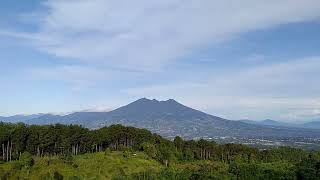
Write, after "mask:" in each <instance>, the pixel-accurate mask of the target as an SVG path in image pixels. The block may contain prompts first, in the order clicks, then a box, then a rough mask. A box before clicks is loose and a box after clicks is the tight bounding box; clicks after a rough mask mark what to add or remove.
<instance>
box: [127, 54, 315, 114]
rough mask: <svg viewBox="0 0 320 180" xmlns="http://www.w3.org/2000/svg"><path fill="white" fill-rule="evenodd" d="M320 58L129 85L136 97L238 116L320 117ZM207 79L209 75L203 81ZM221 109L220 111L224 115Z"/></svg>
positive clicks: (130, 92) (128, 92)
mask: <svg viewBox="0 0 320 180" xmlns="http://www.w3.org/2000/svg"><path fill="white" fill-rule="evenodd" d="M319 69H320V57H310V58H304V59H299V60H292V61H288V62H285V63H284V62H279V63H272V64H267V65H258V66H255V67H248V68H246V69H243V70H242V71H234V72H225V73H223V75H220V76H219V75H216V74H211V75H210V74H206V77H198V78H199V79H195V80H193V81H194V82H197V83H192V82H190V83H185V80H183V81H182V82H180V83H179V82H177V83H171V84H160V85H159V84H158V85H153V86H146V87H136V88H131V89H127V90H126V91H125V93H127V94H130V95H133V96H137V97H139V96H147V97H163V98H165V97H172V98H175V99H178V100H180V101H181V102H183V103H185V104H187V105H190V106H194V107H196V108H199V109H202V110H206V111H208V112H210V113H218V115H222V116H223V117H226V118H230V119H238V118H239V117H251V118H255V119H256V118H273V117H274V118H278V119H279V118H281V120H306V119H314V118H317V117H320V115H319V113H317V112H319V109H320V96H319V93H318V92H320V84H319V83H318V81H319V80H318V74H319V72H318V70H319ZM203 79H205V80H203ZM219 113H220V114H219Z"/></svg>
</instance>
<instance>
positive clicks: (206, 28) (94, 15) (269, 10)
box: [2, 0, 320, 70]
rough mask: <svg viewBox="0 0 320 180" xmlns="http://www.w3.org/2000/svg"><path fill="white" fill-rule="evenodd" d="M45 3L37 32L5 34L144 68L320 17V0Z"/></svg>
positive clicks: (62, 53) (89, 58)
mask: <svg viewBox="0 0 320 180" xmlns="http://www.w3.org/2000/svg"><path fill="white" fill-rule="evenodd" d="M43 5H44V6H45V8H46V10H47V11H46V12H45V13H41V17H38V18H36V19H38V22H37V25H38V27H39V29H38V31H36V32H35V33H36V34H35V35H34V34H32V35H27V34H25V33H23V32H21V33H18V34H17V33H14V34H10V33H6V35H13V36H19V37H22V38H28V39H34V40H35V41H36V43H37V48H38V49H40V50H42V51H44V52H47V53H50V54H53V55H55V56H58V57H64V58H74V59H77V60H81V61H85V62H90V63H100V64H102V65H103V64H110V63H112V64H115V65H116V66H117V67H122V68H128V69H139V70H141V69H144V70H146V69H157V68H161V67H163V66H165V65H167V64H169V63H170V62H172V61H173V60H177V59H179V58H181V57H184V56H187V55H188V54H191V53H194V52H196V51H197V49H198V48H201V47H203V46H205V45H208V44H212V43H217V42H221V41H225V40H228V39H230V38H232V37H234V36H235V35H237V34H239V33H243V32H248V31H252V30H257V29H261V28H268V27H273V26H276V25H280V24H286V23H291V22H299V21H306V20H312V19H314V18H317V17H319V15H320V13H319V12H320V3H319V1H318V0H308V1H300V0H282V1H277V0H270V1H263V2H261V1H254V0H243V1H232V0H228V1H213V0H203V1H184V0H164V1H148V0H138V1H129V0H124V1H113V0H90V1H88V0H77V1H75V0H71V1H65V0H48V1H45V3H43ZM34 14H35V15H36V13H34ZM34 14H33V15H34ZM2 34H3V33H2ZM30 36H31V37H30ZM34 36H35V37H36V38H33V37H34Z"/></svg>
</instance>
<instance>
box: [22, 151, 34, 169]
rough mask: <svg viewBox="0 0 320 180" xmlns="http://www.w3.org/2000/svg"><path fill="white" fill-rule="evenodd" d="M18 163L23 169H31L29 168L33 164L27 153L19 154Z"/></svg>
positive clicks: (30, 156)
mask: <svg viewBox="0 0 320 180" xmlns="http://www.w3.org/2000/svg"><path fill="white" fill-rule="evenodd" d="M19 160H20V162H21V163H22V165H23V166H24V167H26V168H27V167H31V166H33V164H34V160H33V158H32V155H31V154H30V153H29V152H27V151H26V152H24V153H22V154H21V156H20V159H19Z"/></svg>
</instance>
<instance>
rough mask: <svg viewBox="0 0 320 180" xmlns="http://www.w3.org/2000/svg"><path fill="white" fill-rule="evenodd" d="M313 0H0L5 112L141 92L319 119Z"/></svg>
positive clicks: (238, 112)
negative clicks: (0, 0)
mask: <svg viewBox="0 0 320 180" xmlns="http://www.w3.org/2000/svg"><path fill="white" fill-rule="evenodd" d="M319 30H320V2H319V1H318V0H307V1H300V0H281V1H279V0H270V1H266V2H262V1H254V0H243V1H241V2H240V1H233V0H227V1H215V0H203V1H185V0H162V1H151V2H150V1H147V0H138V1H129V0H123V1H119V0H118V1H114V0H90V1H89V0H71V1H70V0H69V1H64V0H46V1H40V0H28V1H19V0H4V1H2V2H1V6H0V52H1V53H0V84H1V92H0V102H1V104H0V115H6V116H7V115H13V114H21V113H24V114H31V113H44V112H56V113H58V112H70V111H77V110H85V109H90V110H109V109H113V108H116V107H118V106H120V105H124V104H126V103H129V102H131V101H133V100H136V99H138V98H141V97H148V98H156V99H160V100H165V99H169V98H174V99H176V100H178V101H180V102H181V103H183V104H186V105H188V106H191V107H194V108H197V109H200V110H203V111H205V112H208V113H211V114H214V115H218V116H221V117H224V118H228V119H258V120H259V119H267V118H270V119H276V120H282V121H289V122H290V121H291V122H298V121H307V120H312V119H319V118H320V95H319V92H320V83H319V78H318V77H320V71H319V69H320V51H319V50H320V31H319Z"/></svg>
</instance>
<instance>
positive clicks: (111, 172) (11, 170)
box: [0, 151, 161, 179]
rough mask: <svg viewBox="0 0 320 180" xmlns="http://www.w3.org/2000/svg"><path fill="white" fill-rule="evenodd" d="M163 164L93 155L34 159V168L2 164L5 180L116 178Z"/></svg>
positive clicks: (134, 156)
mask: <svg viewBox="0 0 320 180" xmlns="http://www.w3.org/2000/svg"><path fill="white" fill-rule="evenodd" d="M160 168H161V165H160V163H159V162H157V161H155V160H152V159H150V158H148V157H147V156H146V155H145V154H144V153H141V152H139V153H131V155H129V156H124V155H123V152H119V151H118V152H111V153H107V154H106V153H104V152H100V153H93V154H83V155H78V156H73V157H72V156H68V157H59V156H53V157H41V158H36V157H34V165H33V166H32V167H24V166H23V164H22V162H20V161H13V162H8V163H4V164H1V165H0V175H1V176H2V178H3V179H6V178H8V179H59V177H63V178H64V179H112V178H117V177H122V176H129V175H131V174H137V173H140V172H145V171H150V172H159V171H160Z"/></svg>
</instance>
